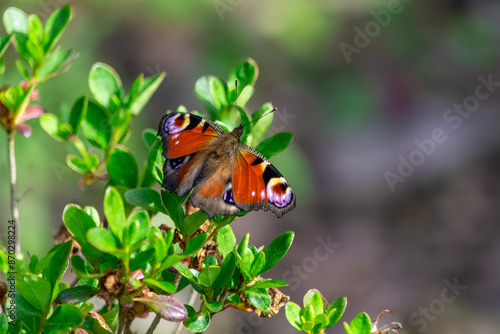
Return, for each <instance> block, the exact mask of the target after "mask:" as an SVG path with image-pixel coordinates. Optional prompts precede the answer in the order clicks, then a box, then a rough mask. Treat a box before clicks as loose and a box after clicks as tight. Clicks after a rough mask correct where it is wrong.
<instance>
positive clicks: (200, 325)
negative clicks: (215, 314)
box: [183, 305, 210, 333]
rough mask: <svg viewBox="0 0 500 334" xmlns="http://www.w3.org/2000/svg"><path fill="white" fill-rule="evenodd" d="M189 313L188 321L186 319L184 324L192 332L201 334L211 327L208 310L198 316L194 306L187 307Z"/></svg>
mask: <svg viewBox="0 0 500 334" xmlns="http://www.w3.org/2000/svg"><path fill="white" fill-rule="evenodd" d="M186 309H187V311H188V317H189V318H188V319H186V320H185V321H184V322H183V324H184V326H186V327H187V329H189V330H190V331H191V332H194V333H201V332H203V331H205V329H207V328H208V326H209V325H210V312H208V310H205V311H202V312H201V313H200V314H197V313H196V311H195V310H194V308H193V307H192V306H189V305H186Z"/></svg>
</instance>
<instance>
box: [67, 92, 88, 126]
mask: <svg viewBox="0 0 500 334" xmlns="http://www.w3.org/2000/svg"><path fill="white" fill-rule="evenodd" d="M87 106H88V100H87V98H86V97H85V96H82V97H80V98H79V99H78V100H76V101H75V103H74V104H73V107H72V108H71V111H70V113H69V120H68V123H69V125H71V127H72V128H73V134H75V135H76V134H77V133H78V131H79V130H80V125H81V123H82V120H83V119H84V118H85V115H86V114H87Z"/></svg>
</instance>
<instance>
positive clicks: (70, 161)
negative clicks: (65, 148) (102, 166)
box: [66, 154, 89, 174]
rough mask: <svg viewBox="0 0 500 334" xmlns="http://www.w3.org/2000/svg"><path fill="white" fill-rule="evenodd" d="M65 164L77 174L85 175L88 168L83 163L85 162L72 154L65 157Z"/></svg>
mask: <svg viewBox="0 0 500 334" xmlns="http://www.w3.org/2000/svg"><path fill="white" fill-rule="evenodd" d="M66 164H67V165H68V166H69V168H71V169H72V170H74V171H75V172H77V173H78V174H85V173H86V172H88V171H89V168H88V166H87V164H86V163H85V160H83V159H82V158H80V157H78V156H76V155H74V154H68V155H67V156H66Z"/></svg>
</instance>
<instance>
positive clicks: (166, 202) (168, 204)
mask: <svg viewBox="0 0 500 334" xmlns="http://www.w3.org/2000/svg"><path fill="white" fill-rule="evenodd" d="M160 196H161V202H162V203H163V206H164V207H165V208H166V209H167V212H168V215H169V216H170V218H171V219H172V220H173V221H174V223H175V226H176V227H177V228H178V229H179V230H180V232H181V233H182V234H185V233H186V232H185V229H184V226H183V224H182V223H183V220H184V210H183V209H182V206H181V203H179V201H178V199H179V196H177V195H176V194H172V193H170V192H169V191H168V190H162V191H161V194H160Z"/></svg>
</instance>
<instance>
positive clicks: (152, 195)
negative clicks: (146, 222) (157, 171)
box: [125, 188, 168, 214]
mask: <svg viewBox="0 0 500 334" xmlns="http://www.w3.org/2000/svg"><path fill="white" fill-rule="evenodd" d="M125 199H126V200H127V202H129V203H130V204H131V205H135V206H140V207H141V208H144V209H146V210H152V211H154V212H163V213H164V214H168V212H167V210H166V209H165V208H164V207H163V204H162V202H161V197H160V194H159V193H158V192H157V191H156V190H153V189H150V188H136V189H131V190H129V191H127V192H126V193H125Z"/></svg>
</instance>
